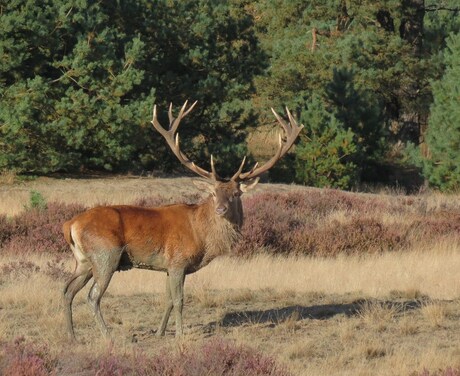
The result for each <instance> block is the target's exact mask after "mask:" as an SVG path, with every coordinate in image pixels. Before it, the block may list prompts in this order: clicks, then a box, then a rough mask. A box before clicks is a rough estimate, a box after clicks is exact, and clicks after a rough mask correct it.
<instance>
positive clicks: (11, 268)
mask: <svg viewBox="0 0 460 376" xmlns="http://www.w3.org/2000/svg"><path fill="white" fill-rule="evenodd" d="M0 271H1V272H2V273H1V274H2V278H4V277H8V278H18V277H25V278H29V277H30V276H31V275H32V274H34V273H37V272H39V271H40V267H39V266H38V265H37V264H35V263H34V262H31V261H11V262H9V263H7V264H3V265H1V267H0Z"/></svg>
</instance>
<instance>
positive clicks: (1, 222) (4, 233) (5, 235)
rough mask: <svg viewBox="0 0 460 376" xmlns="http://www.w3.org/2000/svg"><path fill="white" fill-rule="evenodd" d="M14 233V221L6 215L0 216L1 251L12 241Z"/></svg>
mask: <svg viewBox="0 0 460 376" xmlns="http://www.w3.org/2000/svg"><path fill="white" fill-rule="evenodd" d="M14 231H15V228H14V224H13V221H12V220H11V219H10V218H8V217H7V216H6V215H2V214H0V249H1V248H3V246H4V244H6V243H7V242H8V241H9V240H10V238H11V236H12V235H13V233H14Z"/></svg>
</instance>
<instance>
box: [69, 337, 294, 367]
mask: <svg viewBox="0 0 460 376" xmlns="http://www.w3.org/2000/svg"><path fill="white" fill-rule="evenodd" d="M85 362H86V363H88V362H89V365H88V366H85V367H84V368H86V369H97V375H99V376H112V375H145V376H147V375H152V376H153V375H155V376H156V375H161V376H195V375H223V376H245V375H254V376H258V375H259V376H262V375H271V376H288V375H289V372H288V371H287V370H286V369H285V368H284V367H282V366H280V365H279V364H277V363H276V362H275V360H274V359H273V358H272V357H270V356H266V355H263V354H262V353H260V352H258V351H255V350H253V349H251V348H250V347H247V346H242V345H236V344H234V343H233V342H232V341H229V340H225V339H223V338H218V337H215V338H211V339H209V340H208V341H206V342H204V343H202V344H199V345H193V346H188V347H185V348H183V349H181V350H180V351H179V352H177V353H172V352H171V351H170V350H169V351H166V350H163V351H160V353H159V354H157V355H154V356H147V355H146V354H145V353H139V352H135V353H133V354H124V355H117V354H115V353H114V352H113V349H112V348H111V347H109V349H108V351H107V352H106V353H105V354H103V355H102V356H100V357H99V358H97V359H93V360H88V358H86V359H83V358H82V359H81V361H80V362H79V367H80V368H81V367H82V363H85ZM66 371H67V372H68V373H72V371H73V370H72V369H66Z"/></svg>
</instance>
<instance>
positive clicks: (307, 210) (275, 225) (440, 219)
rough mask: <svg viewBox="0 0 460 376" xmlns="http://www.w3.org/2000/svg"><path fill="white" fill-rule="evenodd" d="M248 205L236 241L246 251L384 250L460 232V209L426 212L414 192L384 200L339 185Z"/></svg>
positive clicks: (262, 197) (321, 253) (328, 253)
mask: <svg viewBox="0 0 460 376" xmlns="http://www.w3.org/2000/svg"><path fill="white" fill-rule="evenodd" d="M244 207H245V223H244V226H243V229H242V235H243V236H242V238H241V240H240V241H239V243H238V244H237V246H236V253H237V254H238V255H244V256H250V255H252V254H254V253H255V252H259V251H263V252H276V253H294V254H304V255H305V254H306V255H319V256H335V255H337V254H339V253H347V254H350V253H370V252H385V251H394V250H401V249H407V248H410V247H414V246H416V245H417V244H421V243H424V244H426V243H427V242H428V243H432V242H437V241H439V240H441V239H445V238H452V237H457V239H458V237H459V235H458V234H460V215H459V213H458V211H457V212H456V211H455V210H452V211H450V212H449V211H448V210H446V209H445V208H444V209H443V211H442V212H430V213H427V212H426V210H425V206H424V204H423V201H422V200H420V199H416V198H411V197H407V198H406V197H404V198H399V197H394V198H392V199H385V200H384V199H382V198H381V197H378V196H371V195H357V194H352V193H347V192H342V191H336V190H314V191H309V192H301V191H298V192H290V193H283V194H274V193H263V194H259V195H254V196H252V197H248V198H245V200H244ZM337 215H338V216H339V217H340V218H341V219H340V220H338V219H336V217H335V216H337ZM385 216H386V217H387V218H389V217H390V218H391V219H392V220H385Z"/></svg>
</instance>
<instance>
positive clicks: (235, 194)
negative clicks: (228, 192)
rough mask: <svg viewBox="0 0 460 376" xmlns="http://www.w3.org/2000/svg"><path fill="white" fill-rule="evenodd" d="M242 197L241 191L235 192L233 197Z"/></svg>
mask: <svg viewBox="0 0 460 376" xmlns="http://www.w3.org/2000/svg"><path fill="white" fill-rule="evenodd" d="M240 196H241V192H240V191H235V192H233V197H240Z"/></svg>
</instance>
